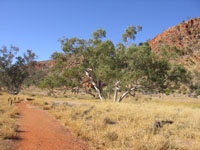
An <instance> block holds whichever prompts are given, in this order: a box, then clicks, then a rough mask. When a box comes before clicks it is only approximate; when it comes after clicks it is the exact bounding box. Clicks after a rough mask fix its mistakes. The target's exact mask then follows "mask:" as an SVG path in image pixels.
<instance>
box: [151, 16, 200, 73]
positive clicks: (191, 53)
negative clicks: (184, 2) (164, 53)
mask: <svg viewBox="0 0 200 150" xmlns="http://www.w3.org/2000/svg"><path fill="white" fill-rule="evenodd" d="M148 43H149V45H150V47H151V49H152V51H154V52H156V53H159V50H160V48H161V47H162V46H164V45H169V46H171V47H174V46H175V47H176V48H178V49H179V50H181V55H180V57H179V59H178V61H179V62H180V63H181V64H183V65H184V66H186V67H188V68H189V69H196V70H199V71H200V17H199V18H194V19H191V20H188V21H186V22H182V23H180V24H178V25H176V26H173V27H170V28H169V29H167V30H165V31H164V32H162V33H161V34H159V35H157V36H156V37H154V38H153V39H152V40H149V41H148ZM172 50H173V49H172Z"/></svg>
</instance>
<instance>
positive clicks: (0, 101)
mask: <svg viewBox="0 0 200 150" xmlns="http://www.w3.org/2000/svg"><path fill="white" fill-rule="evenodd" d="M9 97H11V98H12V99H14V96H12V95H9V94H7V93H2V92H1V94H0V148H2V149H3V145H4V140H5V139H15V138H17V132H16V131H17V128H18V125H17V123H16V121H17V118H18V116H19V109H18V108H17V106H16V105H14V104H12V105H10V103H8V98H9Z"/></svg>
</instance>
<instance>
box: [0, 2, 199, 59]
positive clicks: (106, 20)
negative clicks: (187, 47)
mask: <svg viewBox="0 0 200 150" xmlns="http://www.w3.org/2000/svg"><path fill="white" fill-rule="evenodd" d="M187 17H190V18H194V17H200V0H0V47H2V46H4V45H5V46H8V47H9V46H10V45H11V44H12V45H14V46H17V47H19V48H20V52H21V53H23V52H25V51H26V49H31V50H33V51H34V52H35V53H36V54H37V55H38V56H39V58H38V60H48V59H49V58H50V55H51V54H52V53H53V52H55V51H59V52H60V51H61V46H60V43H59V42H58V39H59V38H62V37H63V36H65V37H68V38H70V37H79V38H84V39H88V38H90V37H91V33H92V32H93V31H95V30H96V29H99V28H102V29H105V30H106V31H107V39H111V40H112V41H113V42H114V43H118V42H121V34H122V33H123V32H124V30H125V28H126V27H127V26H129V25H131V24H132V25H134V26H137V25H141V26H142V27H143V31H142V32H140V33H138V35H137V36H136V40H135V42H136V43H139V42H144V41H146V40H148V39H152V38H153V37H154V36H156V35H157V34H159V33H161V32H162V31H164V30H165V29H168V28H169V27H171V26H174V25H176V24H178V23H180V22H182V20H187Z"/></svg>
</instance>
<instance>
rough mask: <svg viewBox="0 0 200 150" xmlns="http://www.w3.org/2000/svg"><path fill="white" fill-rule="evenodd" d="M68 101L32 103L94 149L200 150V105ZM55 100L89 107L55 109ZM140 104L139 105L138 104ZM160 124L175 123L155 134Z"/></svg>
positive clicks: (143, 100)
mask: <svg viewBox="0 0 200 150" xmlns="http://www.w3.org/2000/svg"><path fill="white" fill-rule="evenodd" d="M78 97H79V100H78V99H76V98H74V96H73V95H71V96H70V94H69V96H68V98H50V97H42V96H40V97H37V98H36V99H35V100H34V101H33V102H32V103H33V104H35V105H37V106H40V107H42V108H43V109H46V110H48V111H49V112H50V114H51V115H53V116H54V117H55V118H56V119H58V120H60V121H61V123H62V124H63V125H64V126H66V127H68V128H69V129H70V130H71V131H72V132H73V133H75V134H76V135H77V136H79V137H80V138H81V139H82V140H84V141H86V142H88V143H89V145H90V148H91V149H116V150H118V149H119V150H123V149H134V150H152V149H154V150H167V149H176V150H177V149H180V150H198V149H200V142H199V141H200V109H199V106H200V102H199V101H195V100H191V101H190V100H187V99H184V100H182V101H180V100H173V101H172V100H171V99H170V100H158V99H154V98H153V99H152V100H149V99H148V98H146V97H145V98H144V97H142V96H139V97H136V98H133V97H129V98H128V99H126V100H125V101H124V102H123V103H120V104H118V103H113V102H112V101H111V100H107V101H104V102H100V101H98V100H95V99H93V100H87V96H82V97H81V96H80V95H79V96H78ZM52 100H56V101H68V102H77V103H86V104H88V105H89V106H80V105H77V106H73V107H71V106H66V105H65V106H64V105H63V106H57V107H55V108H53V107H51V103H52ZM136 100H137V101H136ZM156 120H158V121H159V120H172V121H174V123H173V124H170V125H164V126H163V127H162V128H158V129H157V130H156V132H152V126H153V124H154V122H155V121H156Z"/></svg>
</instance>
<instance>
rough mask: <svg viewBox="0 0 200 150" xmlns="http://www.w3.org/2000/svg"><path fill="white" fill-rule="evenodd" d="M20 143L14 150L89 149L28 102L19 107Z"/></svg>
mask: <svg viewBox="0 0 200 150" xmlns="http://www.w3.org/2000/svg"><path fill="white" fill-rule="evenodd" d="M18 106H19V108H20V110H21V115H22V118H21V119H20V120H19V123H20V127H19V141H17V142H16V145H15V146H16V147H15V148H14V150H86V149H88V147H87V146H86V145H84V144H83V143H81V142H80V140H78V139H77V138H76V137H75V136H73V135H72V134H71V133H70V131H69V130H68V129H65V128H64V127H63V126H62V125H61V124H60V123H59V122H58V121H56V120H54V119H53V118H51V117H50V116H49V115H48V114H47V113H46V112H45V111H43V110H40V109H38V108H35V107H32V106H31V105H29V104H28V102H22V103H20V104H19V105H18Z"/></svg>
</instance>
